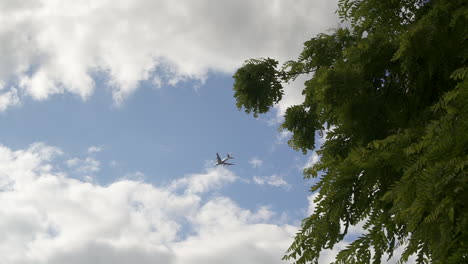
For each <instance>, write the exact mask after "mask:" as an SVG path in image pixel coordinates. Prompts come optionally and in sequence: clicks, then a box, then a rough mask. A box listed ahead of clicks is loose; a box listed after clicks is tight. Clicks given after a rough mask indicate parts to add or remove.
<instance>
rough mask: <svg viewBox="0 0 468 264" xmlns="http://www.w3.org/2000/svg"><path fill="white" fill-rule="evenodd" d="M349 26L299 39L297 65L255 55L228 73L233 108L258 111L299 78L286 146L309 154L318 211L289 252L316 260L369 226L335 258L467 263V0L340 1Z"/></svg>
mask: <svg viewBox="0 0 468 264" xmlns="http://www.w3.org/2000/svg"><path fill="white" fill-rule="evenodd" d="M337 12H338V14H339V16H340V18H341V19H343V22H346V23H345V24H346V25H347V26H343V27H339V28H336V29H334V30H333V31H332V32H331V33H329V34H319V35H317V36H316V37H314V38H312V39H310V40H308V41H306V42H305V43H304V49H303V51H302V53H301V54H300V55H299V57H298V58H297V59H296V60H291V61H288V62H285V63H284V64H283V65H282V66H281V67H278V62H277V61H276V60H274V59H271V58H267V59H265V58H260V59H252V60H248V61H246V62H245V64H244V65H243V66H242V67H241V68H239V69H238V70H237V72H236V73H235V74H234V76H233V77H234V81H235V82H234V87H233V89H234V91H235V94H234V96H235V98H236V99H237V107H238V108H239V109H244V110H245V111H246V112H247V113H253V115H255V116H256V115H258V114H261V113H265V112H267V111H269V109H270V108H271V107H272V106H273V105H274V104H275V103H277V102H279V101H280V100H281V98H282V95H283V84H285V83H287V82H290V81H292V80H294V79H295V78H297V77H298V76H299V75H302V74H311V73H312V77H311V78H310V79H309V80H307V81H306V82H305V83H304V89H303V91H302V93H303V95H304V97H305V100H304V102H303V103H302V104H300V105H295V106H291V107H289V108H288V109H287V111H286V114H285V120H284V123H283V124H282V125H281V128H282V129H286V130H289V131H291V132H292V138H291V140H290V141H289V144H290V146H291V147H293V148H294V149H297V150H301V151H303V152H304V153H307V151H310V150H314V149H315V148H316V147H317V146H316V142H315V133H316V132H319V133H324V132H325V131H328V133H327V134H326V135H327V136H326V141H325V143H323V144H322V145H321V146H320V148H319V149H318V150H317V153H318V154H319V155H320V156H321V159H320V161H319V162H318V163H316V164H314V165H313V166H312V167H310V168H306V169H305V170H304V175H305V178H318V181H317V183H316V184H315V185H314V186H312V188H311V191H312V192H318V195H317V198H316V199H315V201H314V202H315V203H316V209H315V211H314V213H313V214H312V215H310V216H309V217H307V218H306V219H304V220H303V222H302V226H301V229H300V231H299V232H298V233H297V234H296V236H295V240H294V242H293V244H292V245H291V247H290V248H289V249H288V251H287V252H286V255H285V256H284V259H286V260H292V261H294V263H297V264H302V263H309V262H313V263H318V258H319V256H320V252H321V250H322V249H326V248H332V247H333V246H334V245H335V244H337V243H338V242H340V241H342V240H343V239H344V236H345V235H346V234H347V232H348V227H349V226H350V225H356V224H358V223H360V222H362V221H364V222H365V225H364V229H365V233H364V234H362V235H361V236H360V237H358V238H356V239H355V240H354V241H353V242H351V243H350V244H349V245H348V247H347V248H346V249H344V250H342V251H341V252H340V253H339V254H338V256H337V258H336V263H371V262H372V263H381V262H382V261H384V260H385V259H384V258H383V256H384V255H387V256H389V257H391V256H392V255H393V253H394V251H395V249H396V248H397V247H399V246H404V247H405V249H404V252H403V254H402V256H401V259H400V260H401V262H405V261H406V260H408V258H409V256H411V255H415V256H416V258H417V262H418V263H427V262H431V263H468V175H467V168H468V66H467V57H468V43H467V38H468V26H467V25H468V3H467V2H466V0H433V1H429V0H400V1H393V0H392V1H381V0H340V1H339V6H338V10H337Z"/></svg>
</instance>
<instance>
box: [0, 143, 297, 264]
mask: <svg viewBox="0 0 468 264" xmlns="http://www.w3.org/2000/svg"><path fill="white" fill-rule="evenodd" d="M62 155H63V153H62V151H61V150H60V149H57V148H54V147H50V146H47V145H45V144H41V143H37V144H33V145H31V146H30V147H29V148H27V149H23V150H16V151H15V150H11V149H9V148H7V147H5V146H2V145H0V232H1V233H2V236H1V237H0V263H11V264H29V263H31V264H32V263H39V264H45V263H52V264H59V263H90V264H93V263H111V262H112V263H117V264H128V263H136V262H137V263H150V262H151V263H153V262H154V261H160V262H162V263H168V264H185V263H204V264H211V263H213V264H214V263H220V262H222V263H239V262H242V263H278V264H279V263H283V262H282V261H281V256H282V254H283V253H284V252H285V250H286V249H287V247H288V246H289V244H290V243H291V237H292V236H293V235H294V233H295V232H296V231H297V227H294V226H291V225H287V224H278V222H275V218H276V216H277V214H276V213H275V212H273V211H271V210H269V209H268V208H266V207H261V208H259V209H258V210H255V211H251V210H247V209H244V208H241V207H239V206H238V205H237V204H236V203H235V202H234V201H232V200H231V199H229V198H228V197H223V196H219V195H216V196H210V197H211V198H209V199H208V198H207V197H205V198H203V196H202V195H203V194H204V192H209V191H213V190H216V188H221V187H222V186H223V184H225V183H229V182H232V181H233V180H234V179H235V175H234V174H232V173H231V172H229V171H228V170H226V169H224V168H220V169H213V170H207V171H206V172H204V173H201V174H192V175H188V176H186V177H183V178H181V179H178V180H175V181H174V182H172V183H170V184H169V185H167V186H154V185H151V184H147V183H145V182H143V181H141V180H138V181H137V180H128V179H123V180H119V181H116V182H112V183H110V184H108V185H106V186H101V185H98V184H95V183H90V182H84V181H81V180H78V179H72V178H70V177H68V176H67V175H68V172H67V171H63V170H62V169H60V166H56V162H58V161H57V160H60V157H61V156H62ZM174 186H177V188H176V189H174ZM177 190H182V192H178V191H177ZM274 223H276V224H274ZM220 237H222V243H220V242H219V238H220Z"/></svg>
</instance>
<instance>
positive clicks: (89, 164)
mask: <svg viewBox="0 0 468 264" xmlns="http://www.w3.org/2000/svg"><path fill="white" fill-rule="evenodd" d="M66 164H67V165H68V167H70V168H73V169H74V170H75V171H76V172H78V173H83V174H87V173H95V172H98V171H99V170H100V166H101V162H99V161H98V160H96V159H94V158H91V157H86V158H84V159H79V158H73V159H69V160H67V161H66Z"/></svg>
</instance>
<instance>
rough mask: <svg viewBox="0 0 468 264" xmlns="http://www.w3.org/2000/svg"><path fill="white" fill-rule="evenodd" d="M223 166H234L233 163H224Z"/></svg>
mask: <svg viewBox="0 0 468 264" xmlns="http://www.w3.org/2000/svg"><path fill="white" fill-rule="evenodd" d="M223 165H234V164H233V163H227V162H224V163H223Z"/></svg>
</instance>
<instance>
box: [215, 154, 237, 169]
mask: <svg viewBox="0 0 468 264" xmlns="http://www.w3.org/2000/svg"><path fill="white" fill-rule="evenodd" d="M230 159H234V157H233V156H231V155H229V154H227V157H226V158H224V159H221V157H220V156H219V154H218V153H216V164H215V166H218V165H223V166H229V165H234V164H233V163H228V162H227V161H228V160H230Z"/></svg>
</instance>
